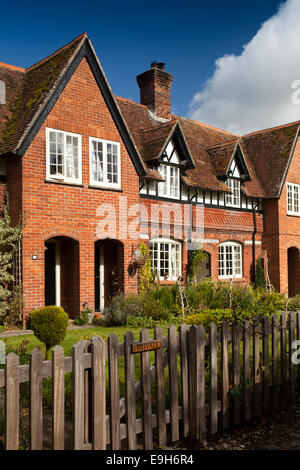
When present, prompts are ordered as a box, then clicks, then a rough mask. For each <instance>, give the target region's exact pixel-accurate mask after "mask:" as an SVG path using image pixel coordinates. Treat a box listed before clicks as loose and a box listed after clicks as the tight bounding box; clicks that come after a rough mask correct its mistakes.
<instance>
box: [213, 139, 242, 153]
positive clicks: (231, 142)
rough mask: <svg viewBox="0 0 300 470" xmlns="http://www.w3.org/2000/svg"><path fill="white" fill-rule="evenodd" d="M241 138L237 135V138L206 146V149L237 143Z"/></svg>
mask: <svg viewBox="0 0 300 470" xmlns="http://www.w3.org/2000/svg"><path fill="white" fill-rule="evenodd" d="M240 140H241V138H240V137H239V138H238V139H234V140H230V141H229V142H224V143H222V144H216V145H213V146H212V147H206V149H207V150H212V149H214V148H217V147H226V146H227V145H232V144H238V143H239V142H240Z"/></svg>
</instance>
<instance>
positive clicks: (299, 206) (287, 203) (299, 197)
mask: <svg viewBox="0 0 300 470" xmlns="http://www.w3.org/2000/svg"><path fill="white" fill-rule="evenodd" d="M290 188H291V191H292V197H291V199H292V201H291V202H292V210H290V209H289V189H290ZM296 188H297V190H298V191H297V192H298V198H297V199H298V201H297V202H298V211H295V210H294V209H295V189H296ZM286 208H287V214H288V215H294V216H297V217H299V216H300V185H299V184H296V183H287V184H286Z"/></svg>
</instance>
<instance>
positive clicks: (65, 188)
mask: <svg viewBox="0 0 300 470" xmlns="http://www.w3.org/2000/svg"><path fill="white" fill-rule="evenodd" d="M46 127H50V128H55V129H60V130H64V131H70V132H74V133H78V134H81V136H82V180H83V187H81V186H71V185H62V184H53V183H47V182H45V177H46V158H45V156H46V137H45V128H46ZM90 136H93V137H98V138H103V139H108V140H112V141H118V142H121V137H120V135H119V133H118V130H117V128H116V126H115V123H114V121H113V119H112V117H111V115H110V113H109V111H108V109H107V106H106V104H105V102H104V99H103V97H102V95H101V92H100V90H99V88H98V86H97V84H96V82H95V80H94V77H93V74H92V72H91V70H90V68H89V66H88V64H87V62H86V60H85V59H83V60H82V62H81V63H80V65H79V66H78V68H77V70H76V71H75V73H74V75H73V76H72V78H71V79H70V81H69V83H68V84H67V85H66V88H65V89H64V91H63V93H62V94H61V96H60V98H59V99H58V101H57V102H56V104H55V105H54V107H53V109H52V110H51V112H50V114H49V116H48V117H47V119H46V121H45V122H44V124H43V126H42V127H41V129H40V130H39V132H38V133H37V135H36V137H35V138H34V140H33V142H32V144H31V145H30V147H29V149H28V150H27V152H26V154H25V155H24V157H23V160H22V198H23V201H22V202H23V207H22V209H23V212H24V213H25V212H26V226H25V229H24V234H23V247H22V248H23V288H24V303H25V306H24V310H25V313H27V312H29V311H30V310H31V309H32V308H38V307H41V306H42V305H43V304H44V243H45V241H46V240H47V239H49V238H51V237H58V236H60V237H69V238H71V239H73V240H75V241H77V242H78V243H79V277H80V286H79V302H80V305H82V304H83V303H84V302H88V304H89V306H90V307H92V308H93V306H94V243H95V241H96V239H97V235H96V228H97V224H98V222H99V217H97V215H96V212H97V208H98V207H99V205H101V204H102V203H110V204H112V205H113V206H114V208H115V211H116V215H117V217H123V218H125V220H126V219H127V214H126V213H123V212H122V210H123V209H122V210H119V197H123V198H125V197H126V198H127V203H128V206H129V205H130V204H132V203H136V202H137V201H138V198H139V179H138V176H137V174H136V171H135V169H134V167H133V164H132V162H131V159H130V157H129V155H128V153H127V150H126V148H125V146H124V144H123V143H122V142H121V162H122V168H121V172H122V192H117V191H106V190H101V189H92V188H89V187H88V186H89V137H90ZM9 179H10V181H11V183H10V187H12V180H13V175H12V174H10V177H9ZM119 235H120V233H119V227H118V226H117V230H116V235H115V238H119ZM113 238H114V237H113ZM121 241H122V242H123V243H124V260H125V262H124V264H125V270H124V291H125V292H126V293H128V292H134V291H135V290H136V287H137V276H136V275H134V276H131V275H129V273H128V271H127V267H128V265H129V264H130V262H131V261H132V246H134V247H136V246H137V245H138V243H139V240H128V239H127V236H126V234H125V237H124V239H123V238H122V236H121ZM33 254H35V255H36V256H37V259H36V260H33V259H32V255H33ZM70 282H71V279H70ZM69 313H70V314H73V315H74V314H77V313H78V312H69Z"/></svg>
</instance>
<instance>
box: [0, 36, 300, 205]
mask: <svg viewBox="0 0 300 470" xmlns="http://www.w3.org/2000/svg"><path fill="white" fill-rule="evenodd" d="M83 57H85V58H86V60H87V61H88V63H89V65H90V67H91V69H92V71H93V74H94V77H95V79H96V81H97V83H98V86H99V88H100V90H101V93H102V95H103V97H104V100H105V102H106V104H107V106H108V108H109V111H110V113H111V115H112V117H113V119H114V122H115V124H116V126H117V128H118V130H119V132H120V135H121V138H122V140H123V142H124V144H125V146H126V148H127V151H128V153H129V155H130V157H131V159H132V162H133V164H134V166H135V168H136V171H137V173H138V174H139V175H140V176H143V177H146V178H149V179H153V180H156V181H162V177H161V175H160V173H159V172H158V171H157V162H158V161H159V159H160V158H161V156H162V154H163V152H164V150H165V148H166V145H167V143H168V142H169V140H170V139H171V138H173V137H174V142H175V139H177V144H178V145H179V147H180V150H181V153H182V154H184V156H187V157H188V158H185V160H187V162H188V163H187V167H186V170H185V171H184V172H183V174H182V180H183V181H184V182H185V183H186V184H187V185H188V186H195V187H199V188H202V189H208V190H213V191H224V192H228V191H229V189H228V186H226V184H225V183H224V178H225V177H226V175H227V173H228V169H229V167H230V164H231V161H232V158H234V157H236V158H238V159H239V160H240V162H239V163H240V164H241V167H242V170H243V171H242V173H243V174H244V175H246V177H245V180H244V182H243V184H242V190H243V192H244V193H245V194H246V195H248V196H253V197H267V198H272V197H279V196H280V194H281V191H282V187H283V184H284V181H285V178H286V175H287V171H288V168H289V165H290V162H291V158H292V155H293V150H294V147H295V143H296V139H297V137H298V133H299V127H300V121H297V122H294V123H290V124H286V125H283V126H278V127H274V128H272V129H265V130H262V131H259V132H253V133H251V134H248V135H245V136H242V137H241V136H238V135H234V134H231V133H230V132H227V131H224V130H222V129H217V128H215V127H213V126H210V125H207V124H204V123H201V122H199V121H195V120H191V119H187V118H183V117H180V116H176V115H172V116H171V120H170V121H167V122H165V123H161V122H158V121H157V120H155V116H154V115H153V114H152V113H150V112H149V110H148V108H147V106H144V105H141V104H138V103H135V102H133V101H130V100H127V99H125V98H120V97H115V96H114V95H113V93H112V91H111V88H110V86H109V84H108V81H107V79H106V76H105V74H104V71H103V69H102V67H101V64H100V62H99V60H98V58H97V55H96V53H95V51H94V49H93V46H92V44H91V43H90V40H89V38H88V37H87V35H86V33H84V34H82V35H80V36H78V37H77V38H75V39H74V40H73V41H71V42H70V43H69V44H67V45H66V46H64V47H62V48H61V49H59V50H58V51H56V52H55V53H53V54H51V55H50V56H49V57H47V58H45V59H43V60H42V61H40V62H38V63H37V64H35V65H33V66H31V67H29V68H28V69H26V70H25V69H21V68H20V67H14V66H9V65H7V64H2V63H0V72H1V68H2V70H4V69H3V68H5V70H6V74H7V77H8V80H9V87H10V90H13V92H12V93H11V92H10V93H9V100H8V103H7V104H6V105H4V106H3V105H1V106H2V107H0V154H2V155H3V154H5V155H7V154H10V153H14V154H17V155H20V156H22V155H23V154H24V153H25V152H26V150H27V148H28V146H29V145H30V143H31V142H32V140H33V138H34V136H35V135H36V133H37V132H38V130H39V128H40V126H41V125H42V123H43V122H44V120H45V119H46V117H47V115H48V113H49V112H50V111H51V109H52V107H53V105H54V104H55V102H56V100H57V99H58V98H59V96H60V94H61V93H62V91H63V89H64V87H65V86H66V84H67V83H68V80H69V79H70V77H71V76H72V74H73V72H74V71H75V69H76V67H77V66H78V64H79V63H80V61H81V60H82V58H83Z"/></svg>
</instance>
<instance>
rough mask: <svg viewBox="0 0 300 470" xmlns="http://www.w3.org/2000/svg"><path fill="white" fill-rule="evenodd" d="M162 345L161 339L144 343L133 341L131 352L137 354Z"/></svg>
mask: <svg viewBox="0 0 300 470" xmlns="http://www.w3.org/2000/svg"><path fill="white" fill-rule="evenodd" d="M161 347H162V341H161V340H153V341H145V342H143V343H133V344H132V345H131V354H137V353H141V352H144V351H154V350H155V349H160V348H161Z"/></svg>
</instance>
